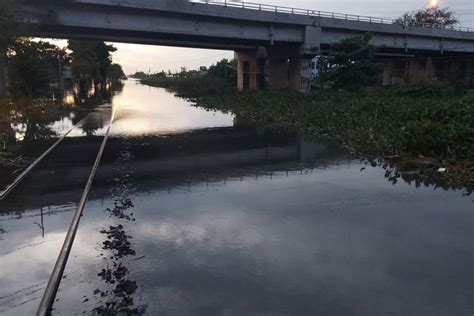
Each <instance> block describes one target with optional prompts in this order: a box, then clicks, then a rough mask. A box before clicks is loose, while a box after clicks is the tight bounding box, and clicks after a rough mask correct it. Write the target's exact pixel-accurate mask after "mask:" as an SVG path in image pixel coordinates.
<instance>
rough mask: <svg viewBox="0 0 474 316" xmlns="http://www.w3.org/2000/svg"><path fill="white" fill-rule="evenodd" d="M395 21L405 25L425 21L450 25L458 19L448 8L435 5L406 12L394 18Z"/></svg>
mask: <svg viewBox="0 0 474 316" xmlns="http://www.w3.org/2000/svg"><path fill="white" fill-rule="evenodd" d="M396 23H398V24H405V25H416V24H422V23H427V24H436V25H443V26H450V25H456V24H458V23H459V20H458V19H457V18H456V16H455V14H454V12H452V11H450V10H449V8H440V7H438V6H435V7H430V8H425V9H422V10H418V11H413V12H406V13H404V14H403V15H402V16H401V17H400V18H398V19H397V20H396Z"/></svg>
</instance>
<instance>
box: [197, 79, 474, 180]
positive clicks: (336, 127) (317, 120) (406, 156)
mask: <svg viewBox="0 0 474 316" xmlns="http://www.w3.org/2000/svg"><path fill="white" fill-rule="evenodd" d="M412 90H413V91H415V90H416V93H415V92H414V93H404V92H403V90H402V89H401V88H400V89H382V88H380V89H378V88H374V89H370V90H368V91H365V92H361V93H349V92H335V91H331V92H320V93H315V94H309V95H302V94H298V93H293V92H289V91H272V92H268V91H249V92H244V93H237V92H233V93H225V94H220V95H205V96H201V97H198V98H196V99H195V102H196V105H197V106H199V107H203V108H207V109H212V110H222V111H231V112H233V113H234V114H236V115H237V116H240V117H245V118H246V119H248V120H250V121H252V122H254V123H257V124H263V125H269V126H284V127H287V128H290V129H295V130H299V131H302V132H303V133H307V134H310V135H311V134H312V135H318V136H323V137H328V138H331V139H333V140H336V141H337V142H339V143H340V144H342V145H344V146H346V147H347V148H349V149H350V150H351V151H352V152H353V153H354V154H356V155H360V156H363V157H372V158H384V157H387V156H388V157H399V158H400V159H399V160H400V161H399V162H398V165H399V167H400V168H401V169H404V168H403V166H402V165H401V164H400V162H403V163H404V164H405V165H406V164H411V165H417V167H418V168H419V169H423V170H427V166H426V165H425V162H426V161H427V160H431V161H435V163H434V164H433V169H434V168H435V167H437V168H436V170H438V169H439V168H444V169H446V172H443V173H442V174H437V176H438V177H440V178H443V179H445V182H447V183H456V184H457V185H456V186H459V185H460V186H464V187H468V188H472V187H473V186H474V183H473V178H474V176H473V174H474V173H473V170H472V166H473V162H474V102H473V98H472V92H468V93H465V94H464V93H458V92H456V91H454V90H453V91H450V90H449V89H446V90H441V91H436V92H431V94H424V93H423V94H422V95H423V96H420V93H422V92H423V91H426V89H422V88H420V89H412ZM420 91H421V92H420ZM419 157H423V159H419ZM426 157H430V158H426ZM448 179H449V180H448Z"/></svg>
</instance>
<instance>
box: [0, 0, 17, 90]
mask: <svg viewBox="0 0 474 316" xmlns="http://www.w3.org/2000/svg"><path fill="white" fill-rule="evenodd" d="M10 2H11V1H10V0H0V98H3V97H4V96H5V90H6V81H7V78H6V73H5V69H6V68H7V51H8V50H9V49H10V48H11V46H12V45H13V43H15V40H16V32H17V25H16V23H15V20H14V19H13V17H12V16H11V15H10V13H9V12H8V8H9V3H10Z"/></svg>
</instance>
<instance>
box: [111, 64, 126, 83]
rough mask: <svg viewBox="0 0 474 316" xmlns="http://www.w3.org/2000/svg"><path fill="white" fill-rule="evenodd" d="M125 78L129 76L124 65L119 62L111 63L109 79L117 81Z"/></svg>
mask: <svg viewBox="0 0 474 316" xmlns="http://www.w3.org/2000/svg"><path fill="white" fill-rule="evenodd" d="M124 78H127V76H125V73H124V72H123V69H122V66H120V65H119V64H111V65H110V68H109V73H108V79H109V81H110V82H117V81H120V80H122V79H124Z"/></svg>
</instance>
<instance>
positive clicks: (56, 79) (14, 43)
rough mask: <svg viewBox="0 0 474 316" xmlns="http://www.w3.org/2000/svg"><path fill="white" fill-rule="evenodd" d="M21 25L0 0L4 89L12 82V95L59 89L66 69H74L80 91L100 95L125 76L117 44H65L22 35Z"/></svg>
mask: <svg viewBox="0 0 474 316" xmlns="http://www.w3.org/2000/svg"><path fill="white" fill-rule="evenodd" d="M20 27H21V26H19V25H18V24H17V23H16V22H15V20H14V19H13V17H12V16H10V15H9V12H8V6H7V1H6V0H0V69H7V75H5V74H1V75H0V90H3V89H1V88H2V87H4V86H8V91H9V92H10V95H11V96H12V97H41V96H45V95H47V94H49V93H50V92H51V91H52V90H54V89H58V88H59V87H60V85H61V84H62V82H63V80H62V79H63V78H62V77H63V73H64V71H65V70H70V71H71V74H72V84H73V87H74V88H75V91H76V92H77V93H78V95H80V96H82V97H86V96H87V95H88V94H90V93H92V94H95V95H99V94H100V92H101V91H103V90H104V89H107V87H108V86H110V85H114V84H118V83H119V82H120V79H123V78H124V77H125V74H124V72H123V70H122V67H121V66H120V65H118V64H113V63H112V55H111V54H112V53H113V52H114V51H116V48H115V47H113V46H112V45H108V44H106V43H104V42H103V41H96V40H93V41H87V40H69V41H68V45H67V47H65V48H60V47H58V46H57V45H53V44H51V43H49V42H45V41H38V40H34V39H31V38H24V37H20V36H19V35H18V34H20V33H21V30H20Z"/></svg>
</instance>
